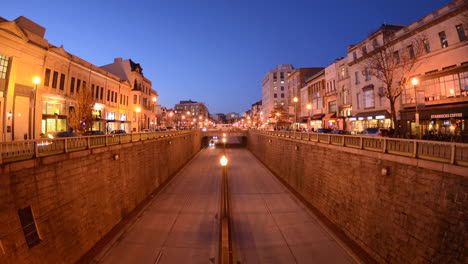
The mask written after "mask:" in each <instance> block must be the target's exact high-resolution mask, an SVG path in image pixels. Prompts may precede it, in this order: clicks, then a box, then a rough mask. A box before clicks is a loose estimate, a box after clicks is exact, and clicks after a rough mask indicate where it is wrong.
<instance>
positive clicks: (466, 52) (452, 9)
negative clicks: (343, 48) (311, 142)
mask: <svg viewBox="0 0 468 264" xmlns="http://www.w3.org/2000/svg"><path fill="white" fill-rule="evenodd" d="M467 5H468V4H467V2H466V1H463V0H458V1H454V2H452V3H450V4H448V5H447V6H444V7H442V8H441V9H439V10H436V11H434V12H432V13H431V14H428V15H427V16H425V17H423V18H421V19H419V20H417V21H415V22H414V23H412V24H410V25H407V26H404V25H382V26H381V27H380V29H379V30H378V31H376V32H374V33H373V34H371V35H370V36H369V37H368V38H366V39H365V40H364V41H362V42H361V43H359V44H357V45H354V46H350V47H348V56H347V60H348V70H349V73H350V85H351V87H350V89H351V103H352V108H351V115H352V116H351V117H349V118H348V119H347V120H348V121H349V124H350V130H351V131H352V132H354V133H356V132H359V131H362V130H364V129H365V128H367V127H383V128H390V127H392V126H397V127H399V128H400V129H401V132H402V133H403V135H405V136H407V137H423V136H424V135H428V134H444V135H447V134H451V135H462V134H464V135H467V134H468V128H467V125H466V118H467V116H468V112H467V111H468V110H467V109H468V108H467V106H468V105H467V103H468V97H467V90H468V86H467V83H468V81H467V78H468V77H467V69H468V66H467V64H468V46H467V43H468V42H467V31H466V27H467V17H468V15H467ZM384 48H385V49H390V50H391V51H392V52H393V56H392V57H391V59H392V60H396V61H397V64H398V63H400V60H401V64H404V58H410V59H414V60H415V64H414V67H413V68H411V70H408V71H407V72H405V71H401V70H400V72H398V71H397V72H396V73H395V78H394V79H395V82H394V83H393V85H392V87H394V88H393V89H397V90H396V91H401V96H398V97H397V100H396V102H395V111H394V112H395V113H396V119H397V120H398V122H397V124H392V120H391V113H392V112H393V111H392V110H391V105H390V103H389V99H388V98H387V91H386V88H385V85H384V83H382V81H381V80H379V78H376V76H375V75H374V76H373V75H372V74H369V72H367V71H366V68H365V67H366V65H367V64H366V62H367V61H369V60H370V59H372V57H373V56H374V54H376V53H377V52H378V51H379V50H381V49H384ZM400 69H401V68H400ZM398 74H399V75H398ZM397 75H398V76H397ZM414 77H416V78H417V79H418V82H417V84H416V85H413V84H412V83H411V82H410V81H411V80H412V78H414Z"/></svg>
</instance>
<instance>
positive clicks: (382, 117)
mask: <svg viewBox="0 0 468 264" xmlns="http://www.w3.org/2000/svg"><path fill="white" fill-rule="evenodd" d="M348 120H349V127H350V129H349V131H350V132H351V134H358V133H360V132H361V131H363V130H365V129H366V128H386V129H390V127H391V126H392V120H391V116H390V113H388V112H387V111H385V110H383V111H374V112H365V113H358V114H357V115H355V116H353V117H350V118H348Z"/></svg>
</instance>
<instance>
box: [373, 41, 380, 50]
mask: <svg viewBox="0 0 468 264" xmlns="http://www.w3.org/2000/svg"><path fill="white" fill-rule="evenodd" d="M372 47H374V49H378V48H379V42H378V41H377V40H376V39H374V40H373V41H372Z"/></svg>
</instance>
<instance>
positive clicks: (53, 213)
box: [0, 131, 201, 263]
mask: <svg viewBox="0 0 468 264" xmlns="http://www.w3.org/2000/svg"><path fill="white" fill-rule="evenodd" d="M161 135H164V136H162V137H160V136H161ZM132 138H133V140H132ZM115 139H119V140H120V144H118V143H115V141H113V140H115ZM83 140H84V141H83ZM106 140H108V142H107V146H106ZM89 141H90V142H91V143H92V142H95V143H96V144H90V145H88V146H91V148H89V149H87V148H88V147H87V145H86V144H85V145H83V144H82V143H83V142H89ZM98 141H99V142H101V144H100V146H98V145H97V143H98ZM49 142H52V144H49V145H44V146H46V147H47V146H50V147H51V148H53V147H55V146H53V145H54V144H55V145H56V146H57V148H56V149H55V151H58V152H59V153H62V154H58V155H52V154H50V155H52V156H45V157H42V155H41V154H39V158H34V159H28V160H25V161H19V162H11V163H8V164H2V165H0V172H1V175H0V190H1V192H0V222H1V223H2V224H1V225H0V263H75V262H76V261H77V260H78V259H79V258H80V257H81V256H82V255H83V254H85V253H86V252H87V251H88V250H90V249H91V248H92V247H93V246H94V245H95V244H96V242H98V241H99V240H100V239H101V238H102V237H103V236H104V235H106V234H107V233H108V232H109V231H110V230H111V229H112V228H113V227H114V226H116V225H117V224H118V223H119V222H120V221H121V220H122V219H123V218H124V217H125V216H126V215H128V214H129V213H130V212H131V211H132V210H133V209H134V208H136V207H137V206H138V205H139V204H140V203H141V202H142V201H143V200H144V199H145V198H147V197H148V196H149V195H151V193H152V192H153V191H155V190H156V189H157V188H158V187H159V186H160V185H161V184H162V183H164V182H166V181H167V180H168V179H169V178H170V177H171V176H172V175H174V173H175V172H177V171H178V170H179V169H180V168H182V167H183V166H184V165H185V163H186V162H188V161H189V160H190V159H191V158H192V157H193V156H194V155H195V154H196V153H198V151H199V150H200V148H201V144H200V142H201V139H200V132H190V131H189V132H187V131H184V132H178V133H171V134H158V133H155V134H149V133H148V134H146V135H145V134H141V135H124V136H115V137H107V139H106V137H104V136H101V137H92V138H90V139H89V138H76V139H75V138H74V139H67V140H66V141H65V140H55V141H50V140H49ZM57 142H60V143H57ZM73 142H74V143H73ZM75 143H76V145H75ZM59 145H60V146H68V149H67V150H66V151H65V148H61V147H60V146H59ZM72 146H80V148H82V150H79V148H77V147H75V148H74V147H72ZM39 147H41V146H39ZM70 147H71V148H70ZM33 149H34V148H33ZM60 149H61V150H63V151H61V150H60ZM43 150H44V149H43ZM70 151H71V152H70ZM64 152H66V153H64ZM3 153H6V152H5V149H4V152H3ZM9 153H12V152H9ZM39 153H41V152H39ZM42 153H46V152H42ZM50 153H51V152H50ZM3 157H4V158H5V157H6V156H5V155H4V156H3ZM4 161H5V159H4ZM33 220H34V221H33ZM36 229H37V232H36V231H35V230H36Z"/></svg>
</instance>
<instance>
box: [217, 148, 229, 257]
mask: <svg viewBox="0 0 468 264" xmlns="http://www.w3.org/2000/svg"><path fill="white" fill-rule="evenodd" d="M219 163H220V164H221V167H222V178H221V196H222V198H221V223H220V234H221V250H220V252H219V253H220V254H219V258H220V260H221V261H220V263H223V264H224V263H232V254H231V251H232V250H231V246H230V243H229V238H230V236H231V235H230V232H229V186H228V178H227V165H228V159H227V157H226V155H223V156H222V157H221V159H220V160H219Z"/></svg>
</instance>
